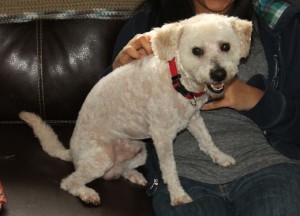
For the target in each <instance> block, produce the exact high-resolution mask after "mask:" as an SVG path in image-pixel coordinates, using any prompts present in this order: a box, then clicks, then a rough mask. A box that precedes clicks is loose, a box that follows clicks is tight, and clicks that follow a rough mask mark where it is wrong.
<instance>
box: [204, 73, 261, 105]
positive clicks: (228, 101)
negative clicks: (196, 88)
mask: <svg viewBox="0 0 300 216" xmlns="http://www.w3.org/2000/svg"><path fill="white" fill-rule="evenodd" d="M263 95H264V92H263V91H262V90H260V89H257V88H255V87H252V86H250V85H248V84H246V83H244V82H242V81H241V80H239V79H237V78H234V79H233V80H232V81H231V82H230V83H229V84H228V85H227V86H226V88H225V92H224V97H223V98H221V99H218V100H215V101H212V102H210V103H207V104H205V105H204V106H203V107H202V108H201V110H212V109H218V108H223V107H228V108H232V109H235V110H238V111H247V110H250V109H251V108H253V107H254V106H255V105H256V104H257V103H258V102H259V100H260V99H261V98H262V96H263Z"/></svg>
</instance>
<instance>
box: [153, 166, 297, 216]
mask: <svg viewBox="0 0 300 216" xmlns="http://www.w3.org/2000/svg"><path fill="white" fill-rule="evenodd" d="M181 183H182V186H183V188H184V189H185V190H186V192H187V193H188V194H189V195H190V196H191V197H192V198H193V200H194V201H193V202H191V203H188V204H184V205H180V206H175V207H173V206H171V205H170V198H169V193H168V190H167V187H166V185H165V184H160V185H159V187H158V189H157V191H156V193H155V194H154V196H153V207H154V211H155V213H156V215H157V216H161V215H164V216H171V215H173V216H174V215H182V216H194V215H199V216H200V215H201V216H202V215H203V216H221V215H222V216H299V215H300V208H299V205H300V166H299V165H297V164H288V163H284V164H277V165H273V166H270V167H267V168H264V169H261V170H259V171H257V172H254V173H251V174H248V175H245V176H243V177H241V178H238V179H236V180H235V181H232V182H230V183H228V184H223V185H213V184H205V183H201V182H196V181H193V180H189V179H186V178H181Z"/></svg>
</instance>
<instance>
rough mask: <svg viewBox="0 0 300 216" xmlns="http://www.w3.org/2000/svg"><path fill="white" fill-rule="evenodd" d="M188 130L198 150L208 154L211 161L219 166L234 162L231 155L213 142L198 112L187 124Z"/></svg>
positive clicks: (230, 164) (229, 164)
mask: <svg viewBox="0 0 300 216" xmlns="http://www.w3.org/2000/svg"><path fill="white" fill-rule="evenodd" d="M188 130H189V131H190V132H191V134H192V135H193V136H194V137H195V138H196V140H197V141H198V144H199V148H200V150H202V151H203V152H205V153H206V154H207V155H209V156H210V157H211V158H212V160H213V162H215V163H217V164H219V165H220V166H232V165H234V164H235V163H236V162H235V160H234V158H233V157H231V156H230V155H227V154H225V153H224V152H222V151H221V150H220V149H219V148H218V147H217V146H216V145H215V144H214V142H213V140H212V138H211V136H210V134H209V132H208V130H207V128H206V126H205V124H204V121H203V119H202V117H201V116H200V114H199V113H198V114H196V115H194V116H193V117H192V118H191V121H190V123H189V125H188Z"/></svg>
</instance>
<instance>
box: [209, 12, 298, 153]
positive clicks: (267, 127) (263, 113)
mask: <svg viewBox="0 0 300 216" xmlns="http://www.w3.org/2000/svg"><path fill="white" fill-rule="evenodd" d="M283 16H284V17H283V18H284V19H282V20H281V22H280V23H278V24H277V26H276V27H277V29H275V30H276V31H277V34H275V33H270V32H272V31H271V30H270V29H268V28H269V26H268V25H267V24H266V22H265V23H261V25H262V24H265V26H264V27H263V28H261V30H262V31H261V32H260V33H261V37H262V42H263V45H264V47H265V51H266V56H267V60H268V64H269V79H268V80H266V79H264V78H263V77H262V76H256V77H254V78H253V79H251V80H250V81H249V82H248V84H240V85H232V86H231V88H232V89H233V90H231V94H230V97H224V99H223V101H217V102H213V103H212V104H210V105H205V107H204V109H206V110H207V109H212V108H220V107H231V108H233V109H237V110H239V111H242V112H241V113H242V114H244V115H246V116H247V117H249V118H250V119H251V120H252V121H253V122H254V123H256V124H257V125H258V126H259V127H260V128H261V129H262V131H263V133H264V134H265V135H266V137H267V139H268V141H269V143H270V144H271V145H272V146H274V147H275V148H276V149H278V150H279V151H280V152H282V153H283V154H285V155H287V156H289V157H292V158H297V159H300V85H299V83H300V62H299V59H300V44H299V36H300V9H299V7H298V8H297V7H290V8H289V9H288V10H286V11H285V13H284V14H283ZM278 35H280V37H279V36H278ZM278 47H280V49H279V48H278ZM278 51H279V53H278ZM275 58H276V59H275ZM279 62H280V65H278V63H279ZM276 74H278V76H276ZM277 79H278V84H276V80H277ZM237 84H238V83H237ZM251 86H254V87H252V88H251ZM249 87H250V88H249ZM239 89H241V90H239ZM247 89H248V90H249V89H250V91H246V90H247ZM251 89H252V90H254V91H252V90H251ZM259 89H261V91H262V92H263V94H262V95H261V97H260V96H259V93H258V97H256V99H255V94H256V93H255V92H256V91H257V90H259ZM239 91H240V92H239ZM243 92H245V93H247V92H248V93H247V94H244V96H242V95H243V94H242V93H243ZM245 99H247V101H248V102H249V101H251V100H252V99H254V100H252V101H253V103H250V105H249V104H247V103H248V102H245ZM252 105H254V106H252ZM251 106H252V107H251Z"/></svg>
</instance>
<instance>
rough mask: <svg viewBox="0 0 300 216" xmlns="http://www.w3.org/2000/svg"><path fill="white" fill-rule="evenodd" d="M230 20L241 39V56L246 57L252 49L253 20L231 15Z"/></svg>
mask: <svg viewBox="0 0 300 216" xmlns="http://www.w3.org/2000/svg"><path fill="white" fill-rule="evenodd" d="M230 22H231V25H232V27H233V29H234V31H235V32H236V33H237V34H238V36H239V38H240V41H241V55H242V56H241V58H246V57H247V56H248V54H249V50H250V42H251V34H252V22H250V21H246V20H241V19H238V18H236V17H231V18H230Z"/></svg>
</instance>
